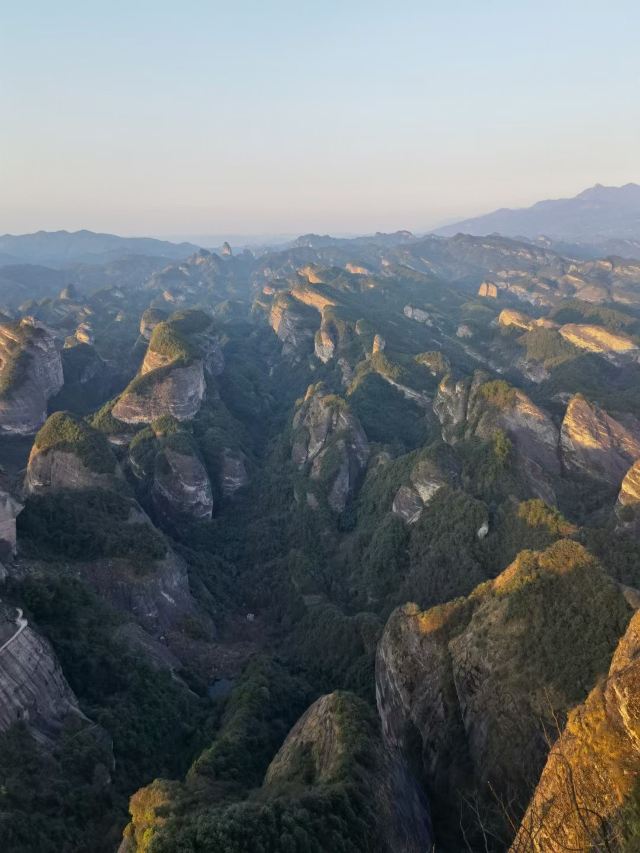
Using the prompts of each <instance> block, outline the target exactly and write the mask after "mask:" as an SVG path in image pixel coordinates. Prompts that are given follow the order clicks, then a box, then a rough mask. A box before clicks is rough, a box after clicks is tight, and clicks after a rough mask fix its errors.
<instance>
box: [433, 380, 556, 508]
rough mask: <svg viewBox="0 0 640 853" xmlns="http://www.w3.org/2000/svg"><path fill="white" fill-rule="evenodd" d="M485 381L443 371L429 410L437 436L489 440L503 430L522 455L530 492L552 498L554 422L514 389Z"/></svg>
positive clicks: (500, 383)
mask: <svg viewBox="0 0 640 853" xmlns="http://www.w3.org/2000/svg"><path fill="white" fill-rule="evenodd" d="M488 380H489V378H488V376H487V375H486V374H485V373H483V372H482V371H476V372H475V373H474V374H473V376H472V377H468V378H466V379H461V380H458V381H456V380H454V379H453V378H452V377H450V376H449V377H445V378H444V379H443V380H442V381H441V382H440V385H439V386H438V392H437V394H436V398H435V400H434V403H433V409H434V412H435V413H436V415H437V417H438V419H439V421H440V424H441V426H442V437H443V439H444V440H445V441H446V442H448V443H449V444H454V443H455V442H456V441H458V440H460V439H461V438H465V439H469V438H473V437H476V438H481V439H489V438H491V436H492V435H493V434H494V433H495V432H496V430H499V429H500V430H503V431H504V432H505V433H506V434H507V435H508V437H509V438H510V440H511V441H512V442H513V445H514V448H515V450H516V451H517V453H518V454H519V456H520V457H521V459H522V460H523V469H522V470H523V474H524V475H525V476H526V477H527V479H528V482H529V485H530V487H531V489H532V491H533V493H534V494H536V495H537V496H538V497H540V498H542V500H546V501H547V502H551V503H553V502H554V494H553V486H552V483H551V481H550V480H549V477H554V476H556V475H558V474H559V473H560V462H559V456H558V441H559V435H558V429H557V427H556V426H555V424H554V423H553V421H552V420H551V418H550V417H549V415H548V414H547V413H546V412H545V411H543V410H542V409H541V408H540V407H539V406H536V405H535V403H533V402H532V401H531V400H530V399H529V397H528V396H527V395H526V394H525V393H524V392H523V391H521V390H520V389H519V388H514V387H511V386H509V385H507V383H506V382H503V381H498V382H490V381H488Z"/></svg>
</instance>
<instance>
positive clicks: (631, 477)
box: [618, 461, 640, 506]
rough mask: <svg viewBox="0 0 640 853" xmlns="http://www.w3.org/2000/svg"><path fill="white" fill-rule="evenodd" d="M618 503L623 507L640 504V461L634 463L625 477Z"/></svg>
mask: <svg viewBox="0 0 640 853" xmlns="http://www.w3.org/2000/svg"><path fill="white" fill-rule="evenodd" d="M618 503H619V504H621V505H622V506H633V505H634V504H638V503H640V461H637V462H634V463H633V465H632V466H631V468H629V470H628V471H627V473H626V474H625V475H624V480H623V481H622V485H621V486H620V494H619V495H618Z"/></svg>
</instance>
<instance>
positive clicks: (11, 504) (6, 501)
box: [0, 485, 22, 559]
mask: <svg viewBox="0 0 640 853" xmlns="http://www.w3.org/2000/svg"><path fill="white" fill-rule="evenodd" d="M21 510H22V504H21V503H19V501H17V500H16V498H15V497H14V496H13V495H12V494H10V492H8V491H7V490H6V489H4V488H3V487H2V485H0V559H3V558H4V557H6V556H9V555H11V554H15V552H16V518H17V517H18V515H19V514H20V511H21Z"/></svg>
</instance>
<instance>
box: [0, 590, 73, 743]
mask: <svg viewBox="0 0 640 853" xmlns="http://www.w3.org/2000/svg"><path fill="white" fill-rule="evenodd" d="M69 714H73V715H76V716H78V717H79V718H82V719H84V716H83V714H82V713H81V711H80V709H79V708H78V702H77V700H76V697H75V696H74V694H73V692H72V690H71V688H70V687H69V685H68V684H67V682H66V679H65V677H64V675H63V674H62V670H61V669H60V665H59V663H58V661H57V659H56V657H55V655H54V652H53V649H52V648H51V646H50V645H49V643H48V642H47V641H46V640H45V639H44V638H43V637H41V636H40V635H39V634H37V633H36V632H35V631H34V630H33V629H32V628H31V627H30V626H29V625H28V623H27V620H26V618H25V617H24V616H23V614H22V611H20V610H16V609H15V608H12V607H8V606H7V605H5V604H3V603H2V602H0V731H5V730H6V729H8V728H9V726H11V725H12V724H13V723H15V722H17V721H19V720H23V721H25V722H26V723H27V724H28V725H29V727H30V728H31V729H32V731H33V732H34V734H35V735H36V736H37V737H39V738H41V739H49V738H51V737H53V736H55V734H56V732H57V731H58V730H59V729H60V727H61V725H62V723H63V721H64V719H65V717H67V716H68V715H69Z"/></svg>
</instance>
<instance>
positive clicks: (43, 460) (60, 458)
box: [25, 412, 125, 494]
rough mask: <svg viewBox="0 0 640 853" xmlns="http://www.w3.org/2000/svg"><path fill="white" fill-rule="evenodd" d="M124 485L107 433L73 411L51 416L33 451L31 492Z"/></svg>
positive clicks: (28, 488)
mask: <svg viewBox="0 0 640 853" xmlns="http://www.w3.org/2000/svg"><path fill="white" fill-rule="evenodd" d="M123 487H125V481H124V478H123V476H122V472H121V471H120V467H119V466H118V464H117V462H116V459H115V457H114V455H113V453H112V451H111V449H110V447H109V443H108V441H107V439H106V437H105V436H104V435H103V433H101V432H98V431H97V430H95V429H93V428H92V427H91V426H89V424H88V423H87V422H86V421H84V420H83V419H82V418H78V417H76V416H75V415H73V414H71V413H70V412H55V413H54V414H53V415H51V416H50V417H49V418H48V419H47V422H46V423H45V425H44V426H43V427H42V429H41V430H40V431H39V432H38V434H37V436H36V438H35V441H34V443H33V447H32V448H31V453H30V455H29V462H28V465H27V474H26V479H25V490H26V492H27V493H28V494H34V493H41V492H47V491H55V490H58V489H91V488H102V489H118V488H123Z"/></svg>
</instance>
